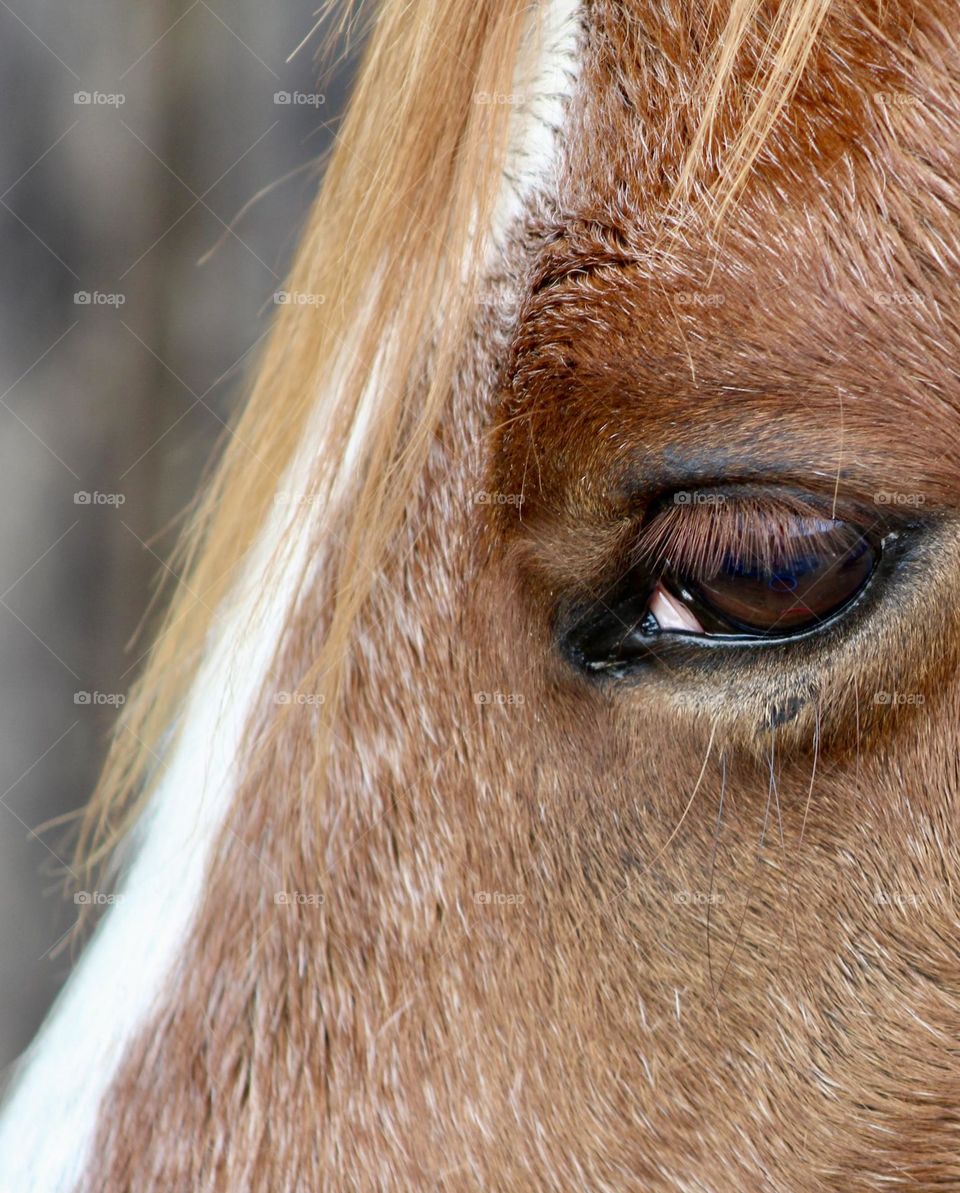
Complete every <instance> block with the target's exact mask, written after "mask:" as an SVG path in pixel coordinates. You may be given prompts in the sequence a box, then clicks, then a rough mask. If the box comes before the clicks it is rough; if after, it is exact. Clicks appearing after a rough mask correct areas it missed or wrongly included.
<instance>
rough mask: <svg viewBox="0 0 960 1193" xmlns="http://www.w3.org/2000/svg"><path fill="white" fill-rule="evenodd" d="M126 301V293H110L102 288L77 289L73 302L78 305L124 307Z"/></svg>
mask: <svg viewBox="0 0 960 1193" xmlns="http://www.w3.org/2000/svg"><path fill="white" fill-rule="evenodd" d="M126 301H127V296H126V294H113V293H110V294H108V293H105V292H104V291H102V290H77V291H76V292H75V294H74V296H73V304H74V306H78V307H122V306H123V305H124V303H125V302H126Z"/></svg>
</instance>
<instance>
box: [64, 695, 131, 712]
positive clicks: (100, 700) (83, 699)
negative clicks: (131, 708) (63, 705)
mask: <svg viewBox="0 0 960 1193" xmlns="http://www.w3.org/2000/svg"><path fill="white" fill-rule="evenodd" d="M126 702H127V698H126V696H125V695H124V694H123V692H74V693H73V703H74V704H91V705H92V704H97V705H99V704H108V705H112V706H113V707H114V708H119V707H120V706H121V704H126Z"/></svg>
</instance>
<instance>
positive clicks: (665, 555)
mask: <svg viewBox="0 0 960 1193" xmlns="http://www.w3.org/2000/svg"><path fill="white" fill-rule="evenodd" d="M639 550H640V554H641V556H645V557H646V558H647V559H648V560H651V562H653V561H656V562H657V565H658V568H659V569H662V570H661V571H660V580H659V583H657V584H656V586H655V588H654V592H653V595H652V598H651V603H650V613H651V614H652V615H653V617H654V618H655V619H656V621H657V624H658V626H659V628H660V629H661V630H674V631H676V630H685V631H686V632H687V633H691V632H694V633H695V632H703V633H707V634H720V635H722V634H751V635H756V636H776V635H781V636H784V635H789V634H791V633H798V632H801V631H803V630H808V629H810V628H813V627H815V626H817V625H818V624H820V623H821V622H823V621H825V620H827V619H828V618H830V617H832V616H833V615H834V614H836V613H838V612H839V611H840V610H841V609H843V608H844V606H846V605H847V604H848V603H849V602H850V601H852V600H853V598H854V597H855V596H856V595H857V593H859V592H860V591H861V589H862V588H863V587H864V585H865V584H866V583H867V581H868V580H869V579H870V576H871V574H872V573H873V569H874V567H875V565H876V562H877V558H878V549H877V548H875V547H874V545H873V544H872V543H871V541H870V540H869V538H868V537H867V535H866V533H865V532H864V531H863V530H862V529H861V528H860V527H858V526H856V525H854V524H853V523H852V522H848V521H845V520H844V519H841V518H834V517H830V518H827V517H824V516H823V514H822V513H821V512H819V511H818V510H816V509H815V508H814V507H813V506H812V505H811V504H810V502H809V501H808V500H805V499H798V498H788V497H783V496H778V497H777V499H775V500H771V499H770V498H756V497H751V498H746V499H741V500H737V501H734V500H730V501H726V500H719V501H716V502H714V503H712V504H709V505H707V504H705V505H703V506H700V507H698V506H696V505H688V504H685V505H679V506H674V507H672V508H668V509H666V510H664V511H663V512H661V513H660V514H659V515H658V516H657V517H656V518H655V519H654V520H653V521H652V522H651V523H650V524H649V525H648V527H646V528H645V530H644V532H643V534H642V536H641V545H640V549H639Z"/></svg>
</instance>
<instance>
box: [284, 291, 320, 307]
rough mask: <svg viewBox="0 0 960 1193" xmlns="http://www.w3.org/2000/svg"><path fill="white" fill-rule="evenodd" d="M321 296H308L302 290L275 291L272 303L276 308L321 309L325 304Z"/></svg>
mask: <svg viewBox="0 0 960 1193" xmlns="http://www.w3.org/2000/svg"><path fill="white" fill-rule="evenodd" d="M326 301H327V300H326V297H325V295H323V294H308V293H307V292H306V291H304V290H275V291H274V295H273V302H274V305H275V306H278V307H322V306H323V304H324V303H325V302H326Z"/></svg>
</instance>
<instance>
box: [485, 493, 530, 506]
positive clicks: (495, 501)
mask: <svg viewBox="0 0 960 1193" xmlns="http://www.w3.org/2000/svg"><path fill="white" fill-rule="evenodd" d="M473 503H474V505H517V506H519V505H523V494H522V493H497V492H493V493H488V492H487V491H486V489H481V490H480V492H479V493H475V494H474V497H473Z"/></svg>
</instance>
